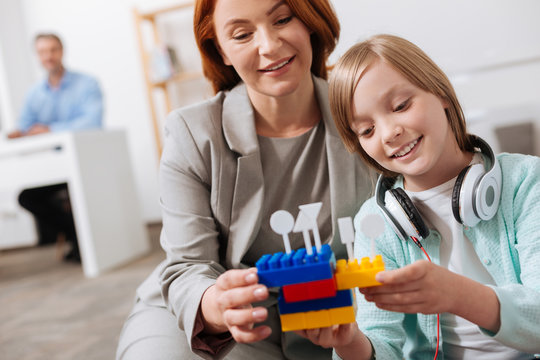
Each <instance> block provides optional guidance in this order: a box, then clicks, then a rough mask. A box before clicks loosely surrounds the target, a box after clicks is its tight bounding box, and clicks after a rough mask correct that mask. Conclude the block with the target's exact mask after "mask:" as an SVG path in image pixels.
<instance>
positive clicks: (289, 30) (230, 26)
mask: <svg viewBox="0 0 540 360" xmlns="http://www.w3.org/2000/svg"><path fill="white" fill-rule="evenodd" d="M214 26H215V31H216V37H217V42H218V46H219V49H220V53H221V56H222V57H223V61H224V63H225V64H226V65H230V66H233V67H234V69H235V70H236V72H237V73H238V75H239V76H240V77H241V78H242V80H243V81H244V82H245V83H246V85H247V86H248V91H250V92H251V93H253V91H255V92H256V93H259V94H261V95H266V96H273V97H280V96H285V95H288V94H291V93H293V92H294V91H295V90H296V89H297V88H298V87H299V85H300V84H301V83H302V82H303V81H307V80H309V81H310V80H311V79H310V77H311V75H310V69H311V62H312V49H311V43H310V31H309V29H308V28H307V27H306V26H305V25H304V24H303V23H302V22H301V21H300V19H298V18H297V17H296V16H295V15H294V14H293V12H292V11H291V9H290V8H289V6H288V5H287V3H286V2H285V1H282V0H217V2H216V7H215V10H214Z"/></svg>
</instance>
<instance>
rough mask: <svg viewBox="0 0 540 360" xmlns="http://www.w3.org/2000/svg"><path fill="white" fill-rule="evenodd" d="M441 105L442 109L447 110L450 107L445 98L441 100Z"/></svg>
mask: <svg viewBox="0 0 540 360" xmlns="http://www.w3.org/2000/svg"><path fill="white" fill-rule="evenodd" d="M441 104H442V106H443V109H448V108H449V107H450V102H449V101H448V99H447V98H445V97H444V98H441Z"/></svg>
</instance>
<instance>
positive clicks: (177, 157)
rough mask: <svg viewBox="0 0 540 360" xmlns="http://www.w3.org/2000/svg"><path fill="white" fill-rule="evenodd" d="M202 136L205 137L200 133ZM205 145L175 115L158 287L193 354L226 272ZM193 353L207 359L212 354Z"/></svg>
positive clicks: (168, 135) (169, 127) (166, 161)
mask: <svg viewBox="0 0 540 360" xmlns="http://www.w3.org/2000/svg"><path fill="white" fill-rule="evenodd" d="M201 137H202V138H204V137H205V135H204V134H198V138H201ZM201 146H203V145H201V144H200V143H199V144H198V143H197V141H196V139H195V138H194V135H193V134H192V133H191V131H190V128H189V127H188V125H187V123H186V121H185V119H184V118H183V117H182V115H181V112H179V111H176V112H173V113H171V114H170V115H169V117H168V118H167V122H166V126H165V136H164V149H163V154H162V159H161V163H160V170H159V183H160V203H161V208H162V216H163V229H162V233H161V239H160V241H161V246H162V247H163V249H164V250H165V252H166V260H165V264H164V265H165V266H164V267H163V271H162V272H161V274H160V285H161V290H162V294H163V298H164V300H165V303H166V304H167V307H168V308H169V310H170V311H172V313H173V314H174V315H175V316H176V318H177V319H178V324H179V327H180V328H181V329H183V330H184V331H185V333H186V335H187V340H188V342H189V343H190V345H191V346H192V349H193V343H192V338H193V336H194V332H193V331H194V328H195V325H196V320H197V313H198V309H199V304H200V302H201V299H202V295H203V293H204V292H205V290H206V289H207V288H208V287H210V286H211V285H213V284H214V283H215V280H216V278H217V277H218V276H219V275H220V274H221V273H223V272H224V271H225V268H224V267H223V266H222V265H221V264H220V254H219V249H220V244H219V237H220V235H219V231H218V228H217V225H216V221H215V219H214V217H213V213H212V208H211V200H210V191H211V178H212V174H211V168H210V165H209V162H211V160H210V159H208V158H205V156H206V157H208V156H207V155H205V156H203V153H205V154H206V153H207V152H205V151H204V149H201ZM208 146H210V145H208ZM199 328H200V326H199ZM195 335H196V334H195ZM193 351H195V352H197V353H198V354H199V355H201V356H204V355H206V356H204V357H209V354H208V353H207V354H204V353H200V352H199V351H197V349H193Z"/></svg>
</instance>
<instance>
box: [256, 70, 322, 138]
mask: <svg viewBox="0 0 540 360" xmlns="http://www.w3.org/2000/svg"><path fill="white" fill-rule="evenodd" d="M251 100H252V103H253V107H254V109H255V127H256V131H257V134H258V135H261V136H266V137H294V136H298V135H301V134H303V133H305V132H306V131H308V130H309V129H311V128H313V127H314V126H315V125H317V124H318V123H319V121H320V120H321V112H320V108H319V104H318V102H317V97H316V95H315V88H314V84H313V81H312V79H311V77H309V81H305V82H303V84H301V85H300V86H299V88H298V89H297V90H296V91H294V92H293V93H292V94H290V95H287V96H282V97H270V96H267V97H264V98H262V97H260V96H259V97H252V99H251Z"/></svg>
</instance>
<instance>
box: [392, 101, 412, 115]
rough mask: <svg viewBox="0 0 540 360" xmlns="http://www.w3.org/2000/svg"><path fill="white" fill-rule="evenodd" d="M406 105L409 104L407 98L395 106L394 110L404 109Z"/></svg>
mask: <svg viewBox="0 0 540 360" xmlns="http://www.w3.org/2000/svg"><path fill="white" fill-rule="evenodd" d="M407 105H409V99H407V100H405V101H404V102H402V103H401V104H399V105H398V106H396V107H395V109H394V112H398V111H401V110H404V109H405V108H406V107H407Z"/></svg>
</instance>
